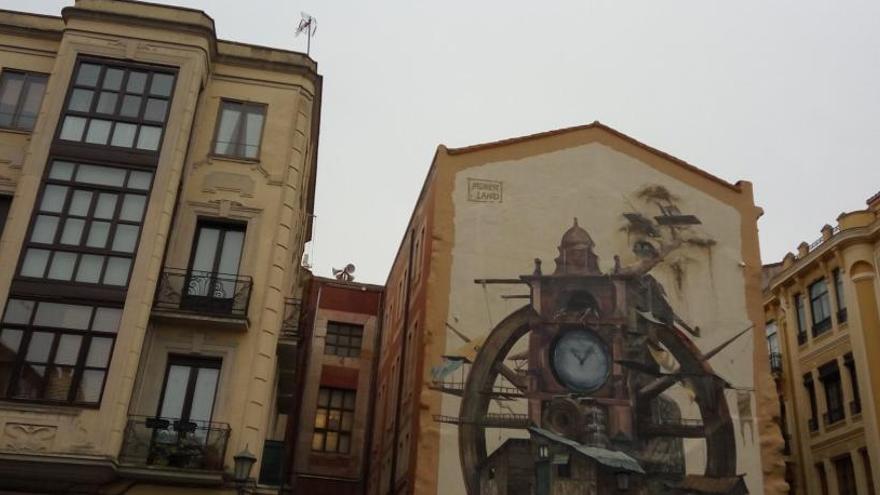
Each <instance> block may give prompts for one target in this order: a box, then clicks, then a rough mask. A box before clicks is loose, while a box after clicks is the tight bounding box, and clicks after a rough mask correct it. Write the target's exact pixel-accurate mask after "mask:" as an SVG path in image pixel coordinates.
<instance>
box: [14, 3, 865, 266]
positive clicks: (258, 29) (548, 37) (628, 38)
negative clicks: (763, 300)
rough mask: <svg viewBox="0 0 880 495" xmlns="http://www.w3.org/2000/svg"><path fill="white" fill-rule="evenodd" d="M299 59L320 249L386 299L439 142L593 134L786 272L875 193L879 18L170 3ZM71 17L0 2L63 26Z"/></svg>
mask: <svg viewBox="0 0 880 495" xmlns="http://www.w3.org/2000/svg"><path fill="white" fill-rule="evenodd" d="M160 3H169V4H178V5H185V6H189V7H194V8H199V9H203V10H205V11H206V12H207V14H208V15H210V16H211V17H213V18H214V21H215V23H216V27H217V33H218V35H219V36H220V37H221V38H226V39H231V40H236V41H242V42H248V43H256V44H261V45H268V46H273V47H279V48H286V49H295V50H302V51H304V50H305V39H303V38H294V36H293V32H294V28H295V26H296V24H297V22H298V20H299V17H300V11H306V12H308V13H310V14H312V15H314V16H315V17H316V18H317V19H318V30H317V33H316V36H315V38H314V39H313V41H312V57H313V58H314V59H315V60H317V62H318V67H319V71H320V73H321V74H322V75H323V76H324V101H323V114H322V127H321V143H320V150H319V164H318V189H317V198H316V212H315V213H316V214H317V221H316V228H315V235H314V240H313V246H312V248H311V252H312V253H313V258H312V261H313V263H314V269H315V271H316V273H318V274H322V275H329V273H330V267H331V266H336V267H341V266H343V265H345V264H346V263H348V262H352V263H354V264H355V265H356V266H357V272H356V276H357V279H358V280H360V281H365V282H376V283H384V281H385V277H386V276H387V272H388V268H389V266H390V264H391V262H392V260H393V258H394V255H395V253H396V251H397V247H398V244H399V243H400V239H401V237H402V234H403V229H404V228H405V226H406V222H407V220H408V218H409V214H410V212H411V211H412V207H413V205H414V202H415V200H416V197H417V196H418V193H419V189H420V188H421V185H422V182H423V180H424V176H425V173H426V172H427V169H428V166H429V165H430V160H431V157H432V156H433V153H434V150H435V148H436V147H437V145H438V144H440V143H443V144H446V145H447V146H451V147H456V146H466V145H470V144H476V143H481V142H485V141H492V140H496V139H502V138H506V137H513V136H519V135H524V134H531V133H534V132H540V131H545V130H550V129H555V128H560V127H568V126H573V125H579V124H584V123H588V122H592V121H594V120H599V121H601V122H603V123H605V124H607V125H610V126H612V127H614V128H616V129H618V130H620V131H622V132H624V133H627V134H629V135H631V136H633V137H635V138H636V139H639V140H640V141H642V142H644V143H647V144H649V145H651V146H653V147H656V148H659V149H661V150H663V151H665V152H667V153H670V154H672V155H675V156H677V157H679V158H681V159H683V160H686V161H688V162H690V163H692V164H694V165H697V166H699V167H701V168H703V169H705V170H707V171H708V172H711V173H713V174H715V175H718V176H720V177H722V178H724V179H727V180H729V181H731V182H735V181H737V180H740V179H745V180H749V181H751V182H753V183H754V185H755V194H756V202H757V203H758V205H759V206H761V207H763V208H764V211H765V214H764V217H763V218H762V219H761V221H760V223H759V227H760V230H761V248H762V258H763V261H764V262H765V263H767V262H773V261H778V260H780V259H781V258H782V256H784V254H785V253H786V252H787V251H790V250H791V251H794V250H795V249H796V246H797V244H798V243H799V242H800V241H807V242H810V241H812V240H814V239H815V238H817V237H819V235H820V234H819V229H820V228H821V226H822V225H823V224H825V223H831V224H834V223H835V218H836V217H837V215H838V214H839V213H840V212H842V211H849V210H854V209H861V208H864V206H865V199H867V198H868V197H869V196H870V195H872V194H873V193H875V192H877V191H878V190H880V160H878V155H880V153H878V152H880V2H877V1H876V0H864V1H842V0H835V1H828V0H822V1H815V0H810V1H804V0H797V1H795V0H786V1H774V2H767V1H766V0H760V1H753V0H736V1H732V0H730V1H727V2H722V1H707V0H692V1H670V0H667V1H662V2H658V1H656V0H645V1H619V0H601V1H599V0H596V1H593V0H581V1H553V2H517V1H510V0H506V1H502V0H493V1H485V0H484V1H479V2H474V1H459V0H445V1H442V2H427V1H421V2H419V1H411V0H397V1H375V0H374V1H369V2H365V1H348V0H333V1H327V0H324V1H317V0H306V1H294V0H284V1H281V0H246V1H245V0H211V1H208V0H174V1H161V2H160ZM70 4H72V0H0V8H5V9H13V10H26V11H31V12H40V13H45V14H55V15H58V14H59V13H60V9H61V8H62V7H63V6H65V5H70Z"/></svg>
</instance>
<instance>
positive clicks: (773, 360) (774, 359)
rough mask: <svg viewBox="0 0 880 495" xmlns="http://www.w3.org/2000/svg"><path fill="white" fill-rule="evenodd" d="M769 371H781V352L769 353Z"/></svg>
mask: <svg viewBox="0 0 880 495" xmlns="http://www.w3.org/2000/svg"><path fill="white" fill-rule="evenodd" d="M770 371H772V372H773V373H782V354H780V353H778V352H771V353H770Z"/></svg>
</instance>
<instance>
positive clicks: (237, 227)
mask: <svg viewBox="0 0 880 495" xmlns="http://www.w3.org/2000/svg"><path fill="white" fill-rule="evenodd" d="M205 227H210V228H216V229H220V230H222V231H223V235H222V237H220V238H219V239H218V241H219V242H218V244H217V245H216V246H215V249H214V262H213V263H212V265H213V269H212V270H211V271H210V272H208V273H210V274H212V275H232V276H235V277H240V276H241V265H242V261H244V254H245V241H246V240H247V230H248V222H243V221H238V220H232V219H224V218H214V217H198V218H196V226H195V231H194V232H193V237H192V245H190V252H189V260H188V261H187V264H186V273H187V274H188V275H190V274H192V272H193V264H194V263H195V261H196V250H197V249H198V247H199V239H200V238H201V235H202V228H205ZM229 231H239V232H241V233H242V239H241V253H239V256H238V269H237V270H236V273H225V272H218V271H217V268H218V267H219V264H220V256H219V255H220V254H221V253H222V252H223V244H224V243H225V242H226V233H227V232H229Z"/></svg>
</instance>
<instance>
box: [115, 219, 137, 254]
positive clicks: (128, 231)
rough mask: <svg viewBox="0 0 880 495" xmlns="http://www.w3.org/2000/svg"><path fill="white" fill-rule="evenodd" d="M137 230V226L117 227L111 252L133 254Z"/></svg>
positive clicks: (122, 225) (121, 225)
mask: <svg viewBox="0 0 880 495" xmlns="http://www.w3.org/2000/svg"><path fill="white" fill-rule="evenodd" d="M139 230H140V228H139V227H138V226H137V225H124V224H120V225H117V226H116V234H114V236H113V250H114V251H121V252H124V253H133V252H134V248H135V244H136V243H137V236H138V231H139Z"/></svg>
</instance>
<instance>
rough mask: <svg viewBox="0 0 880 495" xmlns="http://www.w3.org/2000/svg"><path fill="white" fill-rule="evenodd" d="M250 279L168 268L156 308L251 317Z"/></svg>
mask: <svg viewBox="0 0 880 495" xmlns="http://www.w3.org/2000/svg"><path fill="white" fill-rule="evenodd" d="M252 285H253V282H252V281H251V278H250V277H243V276H240V275H230V274H226V273H213V272H203V271H198V270H183V269H180V268H165V269H164V270H162V274H161V276H160V277H159V284H158V287H157V289H156V300H155V302H154V306H155V307H156V308H158V309H164V310H172V311H180V312H186V313H197V314H208V315H215V316H229V317H235V318H245V317H247V311H248V304H249V303H250V299H251V286H252Z"/></svg>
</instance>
